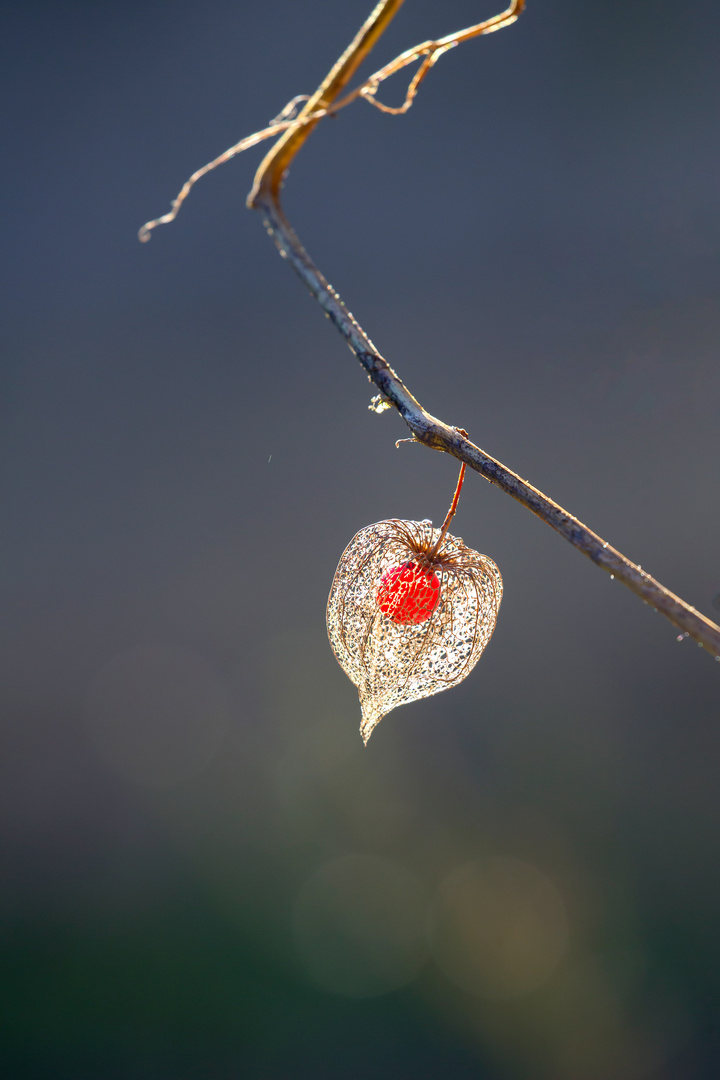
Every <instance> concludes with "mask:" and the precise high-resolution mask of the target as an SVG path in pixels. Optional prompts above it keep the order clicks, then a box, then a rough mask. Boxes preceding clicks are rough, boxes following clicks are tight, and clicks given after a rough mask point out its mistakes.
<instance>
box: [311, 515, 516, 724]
mask: <svg viewBox="0 0 720 1080" xmlns="http://www.w3.org/2000/svg"><path fill="white" fill-rule="evenodd" d="M446 525H447V521H446ZM446 525H445V526H443V529H442V530H441V529H435V528H433V526H432V523H431V522H429V521H400V520H395V519H391V520H388V521H379V522H377V523H376V524H375V525H369V526H368V527H367V528H365V529H361V530H360V532H359V533H358V534H357V535H356V536H355V537H354V539H353V540H352V541H351V543H350V544H349V545H348V547H347V548H346V549H345V551H344V553H343V556H342V558H341V559H340V563H339V564H338V568H337V571H336V572H335V578H334V581H333V584H332V588H331V590H330V597H329V600H328V606H327V629H328V637H329V638H330V644H331V645H332V648H333V652H334V653H335V656H336V657H337V660H338V663H339V664H340V666H341V667H342V669H343V671H344V672H345V673H346V675H347V676H348V678H349V679H350V680H351V681H352V682H353V683H354V684H355V686H357V688H358V694H359V697H360V705H361V708H362V723H361V725H360V733H361V735H362V737H363V741H364V742H366V743H367V741H368V739H369V738H370V734H371V732H372V730H373V728H374V727H375V726H376V724H378V723H379V722H380V720H381V719H382V718H383V716H385V715H386V714H387V713H388V712H390V710H391V709H394V708H396V706H398V705H403V704H406V703H407V702H409V701H416V700H418V699H419V698H423V697H429V696H430V695H431V694H437V693H439V692H440V691H441V690H447V689H448V688H449V687H451V686H455V685H456V684H457V683H459V682H462V680H463V679H464V678H465V677H466V676H467V675H469V674H470V672H471V671H472V669H473V667H474V666H475V664H476V663H477V661H478V660H479V659H480V655H481V653H482V651H483V649H484V648H485V646H486V645H487V643H488V641H489V640H490V636H491V634H492V632H493V630H494V628H495V621H496V619H497V614H498V608H499V607H500V600H501V598H502V578H501V577H500V571H499V570H498V568H497V566H496V565H495V563H494V562H493V561H492V559H489V558H488V557H487V556H486V555H481V554H480V553H479V552H477V551H473V550H472V549H471V548H469V547H466V545H465V544H464V543H463V541H462V540H460V539H458V538H457V537H454V536H451V535H450V534H449V533H447V532H445V531H444V530H445V528H446Z"/></svg>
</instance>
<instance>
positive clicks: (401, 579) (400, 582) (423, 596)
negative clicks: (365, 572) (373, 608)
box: [377, 562, 440, 624]
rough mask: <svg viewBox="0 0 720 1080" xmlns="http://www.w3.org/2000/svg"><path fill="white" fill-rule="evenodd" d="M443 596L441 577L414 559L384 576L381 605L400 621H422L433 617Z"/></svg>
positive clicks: (381, 607) (381, 585)
mask: <svg viewBox="0 0 720 1080" xmlns="http://www.w3.org/2000/svg"><path fill="white" fill-rule="evenodd" d="M439 599H440V580H439V578H438V576H437V574H434V573H433V572H432V570H424V569H423V568H422V567H421V566H418V564H417V563H414V562H406V563H403V564H402V565H401V566H394V567H393V568H392V570H388V571H387V573H386V574H383V576H382V577H381V579H380V588H379V589H378V594H377V605H378V607H379V608H380V610H381V611H382V613H383V615H387V617H388V618H389V619H392V621H393V622H396V623H401V624H405V623H421V622H425V621H426V619H429V618H430V616H431V615H432V613H433V611H434V610H435V608H436V607H437V605H438V600H439Z"/></svg>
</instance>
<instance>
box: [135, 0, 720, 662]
mask: <svg viewBox="0 0 720 1080" xmlns="http://www.w3.org/2000/svg"><path fill="white" fill-rule="evenodd" d="M402 2H403V0H380V3H378V5H377V7H376V8H375V10H374V11H373V12H372V14H371V15H370V17H369V18H368V19H367V21H366V22H365V24H364V25H363V26H362V27H361V29H360V31H359V32H358V34H357V35H356V37H355V39H354V40H353V41H352V43H351V44H350V45H349V46H348V48H347V49H346V50H345V52H344V53H343V55H342V56H341V57H340V59H339V60H338V61H337V63H336V64H335V65H334V67H333V68H332V70H331V71H330V72H329V74H328V76H327V78H326V79H325V80H324V81H323V82H322V83H321V85H320V87H319V88H318V90H317V91H316V92H315V93H314V94H313V95H312V97H310V98H308V99H307V102H306V104H305V105H304V107H303V108H302V109H301V111H300V112H299V114H298V115H297V116H296V115H295V108H296V106H297V103H298V101H299V100H302V98H294V99H293V101H292V102H290V103H289V104H288V105H287V106H286V107H285V109H284V110H283V111H282V113H280V115H279V116H278V117H276V118H275V120H274V121H273V122H272V123H271V124H270V125H269V126H268V127H267V128H264V129H263V130H262V131H259V132H256V133H255V134H254V135H250V136H248V137H247V138H245V139H242V140H241V141H240V142H239V143H237V144H236V145H235V146H233V147H230V149H228V150H226V151H225V153H224V154H221V155H220V156H219V157H218V158H216V159H215V160H214V161H212V162H210V163H209V164H208V165H205V166H203V168H202V169H199V170H198V171H197V172H196V173H194V174H193V176H192V177H190V179H189V180H188V181H187V182H186V184H185V185H184V187H183V189H182V190H181V192H180V193H179V195H178V196H177V198H176V199H175V200H174V202H173V207H172V210H171V211H170V212H169V213H168V214H165V215H164V216H163V217H161V218H157V219H155V220H154V221H150V222H147V224H146V225H144V226H143V227H142V229H141V230H140V239H141V240H148V239H149V238H150V230H151V229H153V228H154V227H155V226H156V225H158V224H162V223H165V222H168V221H172V220H173V219H174V218H175V216H176V215H177V212H178V210H179V209H180V206H181V205H182V203H183V201H184V199H185V198H186V196H187V194H188V192H189V191H190V188H191V187H192V186H193V184H194V183H195V182H196V181H197V180H199V179H200V177H201V176H203V175H205V174H206V173H207V172H209V171H210V170H211V169H214V168H216V167H217V166H218V165H220V164H222V163H223V162H224V161H227V160H229V159H230V158H231V157H234V156H235V155H236V154H238V153H240V152H241V151H242V150H244V149H247V148H248V147H250V146H254V145H256V144H257V143H258V142H260V141H262V140H263V139H267V138H271V137H272V136H274V135H278V134H279V135H280V138H279V139H278V141H277V142H276V143H275V145H274V146H273V147H272V149H271V150H270V152H269V153H268V154H267V155H266V157H265V159H264V160H263V162H262V164H261V165H260V168H259V169H258V171H257V174H256V176H255V182H254V185H253V189H252V191H251V193H250V195H249V196H248V206H250V207H251V208H252V209H255V210H258V211H260V213H262V215H263V217H264V220H265V225H266V227H267V229H268V232H269V233H270V234H271V236H272V237H273V239H274V241H275V244H276V246H277V248H278V250H279V252H280V254H281V255H282V256H283V257H284V258H286V259H287V260H288V262H290V264H291V265H292V267H293V269H294V270H295V271H296V273H297V274H298V275H299V277H300V278H301V279H302V281H304V283H305V285H306V286H307V288H308V289H309V290H310V292H311V293H312V295H313V296H314V297H315V299H316V300H317V301H318V303H319V304H320V306H321V307H322V308H323V310H324V311H325V312H326V314H327V315H328V316H329V318H330V319H331V321H332V322H333V323H334V325H335V326H336V327H337V329H338V330H339V331H340V333H341V334H342V336H343V337H344V338H345V340H346V341H347V343H348V345H349V346H350V348H351V349H352V350H353V352H354V353H355V355H356V356H357V358H358V360H359V361H360V363H361V364H362V365H363V367H364V368H365V370H366V371H367V373H368V376H369V378H370V379H371V380H372V382H374V383H375V385H376V386H377V387H378V389H379V391H380V395H379V396H378V398H376V399H374V404H373V406H371V407H374V408H376V410H377V411H382V408H383V407H389V406H394V407H395V408H396V409H397V410H398V412H399V413H400V415H401V416H402V417H403V419H404V420H405V422H406V424H407V425H408V427H409V428H410V431H411V432H412V434H413V439H414V440H416V441H418V442H421V443H423V444H424V445H425V446H429V447H431V448H432V449H434V450H442V451H444V452H446V453H449V454H452V456H453V457H455V458H457V459H458V460H459V461H461V462H463V463H464V464H465V465H467V466H469V467H470V468H471V469H474V470H475V471H476V472H479V473H480V474H481V476H484V477H485V478H486V479H487V480H489V481H490V482H491V483H493V484H495V485H497V486H498V487H499V488H501V489H502V490H503V491H505V492H507V494H508V495H511V496H512V497H513V498H514V499H517V501H518V502H520V503H522V505H523V506H526V507H527V508H528V509H529V510H531V511H532V512H533V513H534V514H535V515H536V516H537V517H539V518H541V519H542V520H543V521H544V522H545V523H546V524H547V525H549V526H550V527H551V528H553V529H555V531H556V532H558V533H560V535H561V536H564V537H565V539H566V540H568V541H569V542H570V543H571V544H573V545H574V546H575V547H576V548H578V549H579V550H580V551H581V552H582V553H583V554H584V555H586V556H587V557H588V558H589V559H591V560H592V561H593V562H594V563H595V564H596V565H597V566H599V567H600V568H601V569H602V570H604V571H605V572H606V573H608V574H610V576H611V577H613V578H615V579H616V580H617V581H621V582H622V583H623V584H624V585H626V586H627V587H628V588H629V589H631V590H632V592H634V593H635V594H636V595H637V596H639V597H641V598H642V599H643V600H644V601H645V603H647V604H650V605H651V606H652V607H653V609H654V610H656V611H659V612H661V613H662V614H663V615H665V616H666V617H667V618H668V619H669V620H670V621H671V622H672V623H674V625H675V626H676V627H677V628H678V629H679V630H680V631H681V632H682V633H683V634H684V635H685V636H689V637H692V638H694V639H695V640H696V641H697V642H698V643H699V644H700V645H702V646H703V647H704V648H705V649H707V650H708V651H709V652H710V653H712V655H713V656H715V658H716V660H720V627H719V626H717V625H716V624H715V623H713V622H712V621H711V620H710V619H708V618H706V617H705V616H704V615H702V614H701V613H700V612H698V611H696V609H695V608H694V607H691V606H690V605H689V604H686V603H685V601H684V600H682V599H681V598H680V597H678V596H675V595H674V594H673V593H671V592H670V591H669V590H668V589H666V588H665V587H664V586H663V585H661V584H660V583H659V582H658V581H656V580H655V579H654V578H653V577H651V576H650V574H648V573H647V572H646V571H644V570H643V569H642V567H640V566H636V565H635V564H634V563H632V562H630V560H629V559H627V558H626V557H625V556H624V555H622V554H621V553H620V552H619V551H617V550H616V549H615V548H613V547H611V546H610V545H609V544H608V542H607V541H604V540H603V539H602V538H601V537H599V536H598V535H597V534H596V533H594V532H592V530H591V529H589V528H588V527H587V526H586V525H584V524H583V523H582V522H581V521H578V519H577V518H575V517H573V516H572V514H569V513H568V512H567V510H564V509H563V508H562V507H561V506H559V505H558V504H557V503H555V502H553V500H552V499H549V498H548V497H547V496H546V495H543V493H542V492H541V491H538V489H537V488H534V487H533V486H532V485H531V484H528V483H527V481H525V480H523V479H522V477H520V476H518V475H517V473H514V472H513V471H512V470H511V469H508V468H507V467H506V466H505V465H503V464H501V462H499V461H496V460H495V459H494V458H492V457H490V456H489V455H488V454H486V453H485V451H483V450H481V449H480V448H479V447H478V446H475V444H474V443H472V442H470V440H469V439H468V437H467V436H466V434H465V432H464V431H462V429H458V428H455V427H451V426H449V425H448V424H445V423H443V421H441V420H438V419H437V418H436V417H434V416H432V415H431V414H430V413H428V412H427V411H426V410H425V409H424V408H423V407H422V406H421V405H420V403H419V402H418V401H417V400H416V398H415V397H414V396H413V395H412V393H411V392H410V390H409V389H408V388H407V387H406V386H405V384H404V382H403V381H402V379H401V378H400V377H399V376H398V375H397V373H396V372H395V371H394V370H393V369H392V368H391V367H390V365H389V364H388V362H387V361H386V360H385V359H384V357H382V356H381V355H380V353H379V352H378V351H377V349H376V348H375V346H374V345H373V343H372V341H371V340H370V338H369V337H368V336H367V334H366V333H365V331H364V330H363V329H362V327H361V326H360V324H359V323H358V321H357V320H356V319H355V318H354V317H353V315H352V314H351V313H350V311H348V309H347V307H346V306H345V304H344V303H343V301H342V300H341V299H340V297H339V295H338V294H337V292H336V291H335V290H334V289H333V288H332V287H331V286H330V285H329V284H328V282H327V281H326V280H325V278H324V277H323V275H322V274H321V272H320V271H319V270H318V268H317V267H316V266H315V264H314V263H313V261H312V259H311V258H310V256H309V255H308V253H307V252H306V251H305V248H304V247H303V246H302V244H301V243H300V240H299V239H298V237H297V235H296V233H295V232H294V230H293V228H292V226H291V225H290V223H289V222H288V221H287V219H286V217H285V214H284V213H283V210H282V206H281V204H280V197H279V193H280V188H281V185H282V182H283V179H284V177H285V175H286V174H287V171H288V169H289V167H290V165H291V163H292V161H293V159H294V157H295V155H296V154H297V153H298V151H299V150H300V148H301V147H302V146H303V144H304V143H305V141H306V139H307V138H308V136H309V135H310V133H311V131H312V130H313V128H314V127H315V126H316V125H317V124H318V123H319V122H320V121H321V120H322V119H323V118H324V117H326V116H329V115H332V114H333V113H336V112H338V111H339V110H340V109H342V108H345V107H346V106H347V105H349V104H350V103H351V102H353V101H355V100H357V99H358V98H362V99H364V100H366V101H368V102H369V103H370V104H373V105H375V106H376V107H377V108H379V109H381V110H382V111H383V112H388V113H393V114H400V113H404V112H407V110H408V109H409V108H410V106H411V105H412V103H413V100H414V98H415V95H416V93H417V90H418V88H419V86H420V84H421V83H422V81H423V79H424V78H425V77H426V76H427V74H428V72H429V71H430V69H431V68H432V66H433V65H434V64H435V63H436V61H437V60H438V59H439V57H440V56H442V55H443V53H445V52H447V51H448V50H449V49H451V48H454V47H455V46H456V45H459V44H461V43H462V42H464V41H469V40H471V39H472V38H474V37H479V36H482V35H485V34H488V33H492V32H494V31H495V30H500V29H502V28H503V27H505V26H509V25H510V24H511V23H513V22H515V20H516V19H517V18H518V16H519V15H520V14H521V12H522V11H523V9H524V7H525V0H511V3H510V5H509V7H508V8H507V9H506V10H505V11H503V12H501V13H500V14H499V15H496V16H494V17H493V18H491V19H487V20H486V21H485V22H482V23H478V24H477V25H475V26H472V27H468V28H467V29H465V30H461V31H458V32H457V33H455V34H450V35H448V36H447V37H444V38H440V39H438V40H433V41H426V42H423V43H422V44H420V45H417V46H415V47H414V48H412V49H408V50H406V51H405V52H404V53H401V54H400V56H398V57H396V58H395V59H394V60H393V61H391V62H390V63H389V64H386V65H385V67H383V68H381V69H380V70H379V71H377V72H375V73H374V74H373V75H371V76H370V78H369V79H366V80H365V81H364V82H363V83H361V84H360V85H359V86H357V87H356V88H355V89H354V90H352V91H350V92H348V93H347V94H346V96H345V97H342V98H341V97H340V94H341V93H342V91H343V90H344V89H345V87H346V86H347V84H348V83H349V82H350V80H351V79H352V77H353V75H354V74H355V72H356V71H357V69H358V67H359V66H360V64H361V63H362V61H363V60H364V59H365V58H366V56H367V55H368V54H369V52H370V50H371V49H372V48H373V46H374V45H375V44H376V42H377V40H378V39H379V37H380V36H381V34H382V33H383V32H384V30H385V29H386V28H387V26H388V24H389V23H390V21H391V20H392V18H393V17H394V16H395V15H396V14H397V11H398V10H399V8H400V6H401V4H402ZM418 60H420V61H421V63H420V66H419V68H418V70H417V71H416V73H415V75H414V77H413V78H412V80H411V82H410V84H409V86H408V88H407V92H406V96H405V101H404V102H403V104H402V105H401V106H399V107H397V108H392V107H390V106H387V105H384V104H383V103H382V102H380V101H378V100H377V98H376V93H377V89H378V87H379V86H380V84H381V83H382V82H384V81H385V79H387V78H389V77H390V76H391V75H394V74H396V73H397V72H399V71H401V70H402V69H404V68H405V67H407V66H408V65H410V64H412V63H414V62H417V61H418Z"/></svg>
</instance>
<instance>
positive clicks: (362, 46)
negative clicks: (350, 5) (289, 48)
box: [138, 0, 525, 244]
mask: <svg viewBox="0 0 720 1080" xmlns="http://www.w3.org/2000/svg"><path fill="white" fill-rule="evenodd" d="M402 3H403V0H394V2H393V3H392V4H380V5H378V8H383V11H382V12H381V13H380V14H381V15H382V18H378V19H377V20H376V21H375V22H374V23H373V33H372V34H368V35H366V37H363V38H362V40H360V41H358V39H359V38H361V35H362V31H361V33H360V35H358V37H357V38H356V39H355V41H353V43H352V45H351V46H350V48H349V49H348V50H347V51H346V53H344V54H343V57H341V58H340V60H339V61H338V63H337V64H336V65H335V67H334V68H333V70H332V71H331V72H330V75H328V78H327V79H326V80H325V82H324V83H323V84H322V86H321V87H320V89H319V90H317V91H316V93H315V94H314V95H313V96H312V97H310V96H309V95H308V94H297V95H296V96H295V97H294V98H293V99H292V100H291V101H289V102H288V103H287V105H286V106H285V108H284V109H282V110H281V112H280V113H278V115H277V116H276V117H275V119H274V120H271V121H270V123H269V124H268V126H267V127H265V128H262V129H261V130H260V131H255V132H253V134H252V135H246V136H245V137H244V138H242V139H240V141H239V142H236V143H235V144H234V145H233V146H230V147H229V148H228V149H227V150H224V151H223V153H222V154H219V155H218V156H217V157H216V158H213V160H212V161H209V162H208V163H207V164H206V165H203V166H202V167H201V168H199V169H196V171H195V172H194V173H193V174H192V176H190V177H189V178H188V179H187V180H186V181H185V183H184V184H183V186H182V188H181V189H180V191H179V192H178V194H177V195H176V196H175V198H174V199H173V201H172V206H171V209H170V210H169V211H168V212H167V214H163V215H162V216H161V217H158V218H153V219H152V221H146V222H145V224H144V225H143V226H141V228H140V230H139V231H138V238H139V239H140V241H141V242H142V243H143V244H144V243H147V241H148V240H149V239H150V236H151V233H152V230H153V229H155V228H157V226H158V225H168V224H169V223H170V222H171V221H174V220H175V218H176V217H177V215H178V213H179V212H180V207H181V206H182V204H183V203H184V202H185V199H186V198H187V197H188V195H189V194H190V191H191V189H192V188H193V187H194V186H195V184H196V183H197V182H198V180H200V179H201V178H202V177H203V176H206V175H207V174H208V173H209V172H212V171H213V169H217V168H218V167H219V166H220V165H224V164H225V162H226V161H230V160H231V159H232V158H234V157H237V155H238V154H241V153H242V152H243V150H249V149H250V147H252V146H257V144H258V143H260V142H263V141H264V140H265V139H271V138H273V137H274V136H276V135H282V134H284V133H285V132H287V139H286V140H283V146H282V148H281V146H280V143H277V144H276V146H275V147H273V150H272V151H271V154H273V155H275V156H276V158H277V161H278V163H279V164H278V166H277V167H279V168H282V167H283V165H282V162H283V161H285V159H286V155H288V154H289V155H290V157H289V158H287V164H288V165H289V162H290V160H292V158H293V157H294V156H295V154H296V153H297V151H298V150H299V149H300V146H301V145H302V143H303V142H304V141H305V139H306V138H307V137H308V135H309V134H310V132H311V131H312V129H313V127H314V126H315V124H317V123H318V122H319V121H320V120H322V119H323V118H324V117H326V116H331V115H333V114H335V113H338V112H339V111H340V110H341V109H344V108H346V107H347V106H348V105H351V104H352V103H353V102H354V101H357V100H358V98H362V99H364V100H365V101H367V102H368V103H369V104H371V105H374V106H375V107H376V108H377V109H380V110H381V111H382V112H385V113H390V114H391V115H393V116H397V115H400V114H402V113H406V112H407V111H408V109H409V108H410V106H411V105H412V103H413V101H414V100H415V95H416V94H417V91H418V87H419V86H420V83H421V82H422V81H423V79H424V78H425V76H426V75H427V73H428V72H429V71H430V68H431V67H432V66H433V65H434V64H435V63H436V61H437V60H439V59H440V57H441V56H442V55H443V53H446V52H447V51H448V50H449V49H453V48H454V47H455V46H456V45H460V44H461V43H462V42H464V41H470V40H471V39H472V38H474V37H478V36H479V35H481V34H490V33H492V32H493V31H495V30H500V29H502V27H503V26H509V25H510V23H512V22H514V21H515V20H516V19H517V17H518V15H519V14H520V12H521V11H522V9H523V7H524V6H525V0H517V2H516V3H515V4H512V5H511V6H510V7H509V8H508V9H507V11H504V12H502V13H501V14H500V15H495V16H494V17H493V18H492V19H486V20H485V22H481V23H477V24H476V25H475V26H468V27H466V29H464V30H458V31H457V32H456V33H454V34H448V35H447V36H446V37H444V38H440V39H439V40H437V41H423V42H422V43H421V44H420V45H414V46H413V47H412V48H411V49H406V50H405V52H403V53H400V55H399V56H396V57H395V59H394V60H391V61H390V63H389V64H386V65H385V66H384V67H382V68H380V70H379V71H376V72H374V74H372V75H371V76H370V77H369V78H368V79H366V80H365V81H364V82H363V83H361V84H360V85H359V86H356V87H355V89H354V90H352V91H351V92H350V93H349V94H347V95H346V96H345V97H344V98H341V99H340V100H333V96H334V95H335V94H337V93H339V89H341V88H342V86H345V85H346V83H347V82H348V81H349V80H350V79H351V78H352V75H353V74H354V72H355V71H356V70H357V68H358V67H359V65H360V63H361V62H362V61H363V60H364V59H365V56H366V55H367V53H368V52H369V51H370V49H371V48H372V45H373V44H374V43H375V41H376V40H377V37H379V35H380V33H382V31H383V30H384V28H385V26H386V25H387V22H389V21H390V19H391V18H392V16H393V15H394V14H395V12H396V10H397V9H398V8H399V7H400V5H401V4H402ZM390 9H392V10H390ZM377 10H378V9H376V11H377ZM374 14H375V13H373V15H374ZM372 18H373V16H371V19H372ZM369 21H370V20H368V22H369ZM366 25H367V24H366ZM349 54H350V59H351V61H352V63H351V65H350V66H349V67H348V68H345V67H343V61H344V59H345V57H347V56H348V55H349ZM421 59H422V63H421V65H420V67H419V68H418V70H417V71H416V72H415V75H414V76H413V78H412V79H411V81H410V83H409V85H408V88H407V91H406V93H405V100H404V102H403V104H402V105H400V106H398V107H397V108H394V107H391V106H390V105H384V104H383V103H382V102H381V101H378V100H377V98H376V96H375V95H376V94H377V90H378V87H379V86H380V84H381V83H383V82H384V81H385V80H386V79H389V78H390V76H391V75H395V74H396V73H397V72H398V71H402V69H403V68H405V67H407V66H408V65H409V64H414V63H415V62H416V61H418V60H421ZM339 71H342V76H341V80H344V81H337V75H336V74H335V73H336V72H339ZM301 101H306V102H307V105H306V106H305V107H304V108H303V110H302V112H300V113H299V115H298V104H299V103H300V102H301ZM295 132H300V134H299V135H298V136H297V137H296V136H295ZM281 150H282V153H281ZM266 161H267V159H266ZM265 165H266V162H263V165H262V166H261V169H262V168H264V167H265Z"/></svg>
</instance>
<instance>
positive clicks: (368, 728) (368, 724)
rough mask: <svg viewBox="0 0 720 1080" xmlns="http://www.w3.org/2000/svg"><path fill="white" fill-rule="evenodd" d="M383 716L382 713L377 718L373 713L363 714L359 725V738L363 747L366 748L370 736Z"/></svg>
mask: <svg viewBox="0 0 720 1080" xmlns="http://www.w3.org/2000/svg"><path fill="white" fill-rule="evenodd" d="M383 715H384V714H383V713H381V714H380V715H379V716H378V714H377V713H373V714H372V715H367V714H366V713H363V718H362V723H361V724H360V736H361V738H362V741H363V745H364V746H367V744H368V740H369V739H370V736H371V735H372V733H373V731H374V730H375V728H376V727H377V726H378V724H379V723H380V721H381V720H382V718H383Z"/></svg>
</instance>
